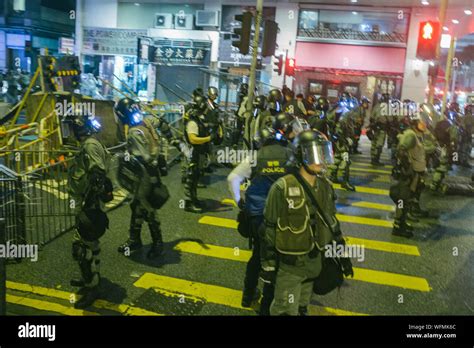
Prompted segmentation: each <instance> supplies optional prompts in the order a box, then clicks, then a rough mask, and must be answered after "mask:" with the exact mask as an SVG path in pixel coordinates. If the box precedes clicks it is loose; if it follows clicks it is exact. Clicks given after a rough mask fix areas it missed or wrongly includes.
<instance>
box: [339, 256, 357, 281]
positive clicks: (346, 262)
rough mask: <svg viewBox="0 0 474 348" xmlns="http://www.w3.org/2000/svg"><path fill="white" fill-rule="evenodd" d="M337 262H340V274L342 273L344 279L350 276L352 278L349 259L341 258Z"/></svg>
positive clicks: (352, 273) (352, 272)
mask: <svg viewBox="0 0 474 348" xmlns="http://www.w3.org/2000/svg"><path fill="white" fill-rule="evenodd" d="M339 261H340V262H341V266H342V273H344V275H345V276H346V277H349V276H350V277H352V278H354V270H353V269H352V262H351V259H350V258H348V257H341V258H339Z"/></svg>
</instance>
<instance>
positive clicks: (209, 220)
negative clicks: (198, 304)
mask: <svg viewBox="0 0 474 348" xmlns="http://www.w3.org/2000/svg"><path fill="white" fill-rule="evenodd" d="M336 217H337V219H338V220H339V221H341V222H347V223H351V224H359V225H368V226H378V227H388V228H392V227H393V222H391V221H387V220H381V219H373V218H366V217H360V216H354V215H343V214H336ZM199 223H201V224H204V225H213V226H218V227H226V228H237V221H235V220H233V219H227V218H219V217H215V216H203V217H202V218H200V219H199Z"/></svg>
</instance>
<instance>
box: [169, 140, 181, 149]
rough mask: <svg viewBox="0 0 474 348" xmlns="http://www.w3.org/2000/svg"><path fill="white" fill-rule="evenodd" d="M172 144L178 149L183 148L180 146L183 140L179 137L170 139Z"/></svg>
mask: <svg viewBox="0 0 474 348" xmlns="http://www.w3.org/2000/svg"><path fill="white" fill-rule="evenodd" d="M170 145H171V146H174V147H176V148H177V149H178V150H181V147H180V146H181V140H179V139H176V138H172V139H171V140H170Z"/></svg>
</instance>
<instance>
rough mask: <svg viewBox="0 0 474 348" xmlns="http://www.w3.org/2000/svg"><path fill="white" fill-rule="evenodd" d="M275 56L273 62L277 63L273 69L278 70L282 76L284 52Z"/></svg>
mask: <svg viewBox="0 0 474 348" xmlns="http://www.w3.org/2000/svg"><path fill="white" fill-rule="evenodd" d="M274 58H275V59H276V60H275V61H273V64H274V65H275V68H274V69H273V71H274V72H277V73H278V76H280V75H281V71H282V68H283V54H280V55H279V56H275V57H274Z"/></svg>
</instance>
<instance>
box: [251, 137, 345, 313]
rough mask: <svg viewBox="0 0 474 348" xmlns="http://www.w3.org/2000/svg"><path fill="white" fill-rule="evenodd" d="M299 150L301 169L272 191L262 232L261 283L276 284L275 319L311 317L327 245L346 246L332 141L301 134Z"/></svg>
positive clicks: (272, 307) (269, 195) (276, 185)
mask: <svg viewBox="0 0 474 348" xmlns="http://www.w3.org/2000/svg"><path fill="white" fill-rule="evenodd" d="M295 147H296V156H295V157H296V161H297V163H298V166H299V169H298V170H297V171H295V172H294V173H293V174H288V175H286V176H284V177H281V178H280V179H278V180H277V181H276V182H275V183H274V184H273V186H272V187H271V189H270V192H269V194H268V198H267V201H266V204H265V209H264V227H263V228H261V229H260V232H261V242H262V248H261V253H262V254H261V257H262V272H261V278H262V280H263V281H264V282H267V283H272V284H275V293H274V300H273V302H272V304H271V307H270V314H271V315H298V314H300V315H305V314H307V307H308V305H309V303H310V299H311V295H312V289H313V280H314V279H315V278H316V277H318V275H319V274H320V272H321V269H322V250H323V248H324V246H325V245H327V244H329V243H331V242H332V241H333V240H335V241H336V242H337V243H341V244H343V243H344V241H343V238H342V234H341V230H340V227H339V222H338V221H337V218H336V206H335V202H334V200H335V195H334V190H333V188H332V185H331V182H330V181H329V180H327V179H326V178H325V176H324V174H323V173H324V170H325V168H326V165H327V164H331V163H332V162H333V160H332V149H331V142H329V141H328V140H327V139H326V138H325V136H324V135H323V134H322V133H320V132H317V131H311V130H308V131H304V132H302V133H300V134H299V135H298V137H297V139H296V140H295ZM313 202H316V203H317V204H314V203H313ZM340 260H341V263H342V264H343V272H344V273H345V274H346V275H347V276H349V275H353V271H352V265H351V262H350V259H348V258H343V259H340ZM289 294H293V296H294V300H293V301H289V297H288V296H289Z"/></svg>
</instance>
